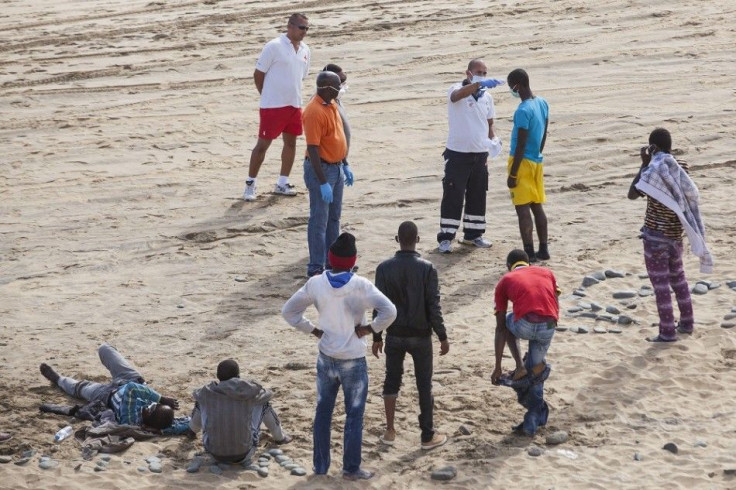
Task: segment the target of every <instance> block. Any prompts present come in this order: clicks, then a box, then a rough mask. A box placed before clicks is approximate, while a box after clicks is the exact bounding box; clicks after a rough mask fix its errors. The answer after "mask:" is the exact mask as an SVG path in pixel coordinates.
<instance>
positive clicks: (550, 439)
mask: <svg viewBox="0 0 736 490" xmlns="http://www.w3.org/2000/svg"><path fill="white" fill-rule="evenodd" d="M568 438H569V436H568V435H567V432H565V431H564V430H558V431H555V432H553V433H551V434H549V435H548V436H547V439H546V442H547V444H562V443H563V442H567V440H568Z"/></svg>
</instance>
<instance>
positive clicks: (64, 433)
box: [54, 425, 74, 442]
mask: <svg viewBox="0 0 736 490" xmlns="http://www.w3.org/2000/svg"><path fill="white" fill-rule="evenodd" d="M73 430H74V429H72V426H71V425H67V426H66V427H64V428H63V429H61V430H60V431H59V432H57V433H56V435H55V436H54V442H61V441H63V440H64V439H66V438H67V437H69V436H70V435H72V431H73Z"/></svg>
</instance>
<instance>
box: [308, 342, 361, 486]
mask: <svg viewBox="0 0 736 490" xmlns="http://www.w3.org/2000/svg"><path fill="white" fill-rule="evenodd" d="M340 385H342V392H343V394H344V396H345V429H344V440H343V450H342V471H343V473H355V472H357V471H358V470H359V469H360V461H361V451H362V447H363V413H364V412H365V402H366V399H367V398H368V364H367V363H366V360H365V357H359V358H357V359H335V358H334V357H330V356H326V355H324V354H322V353H320V354H319V357H318V358H317V411H316V413H315V416H314V472H315V473H316V474H318V475H324V474H327V471H328V470H329V469H330V429H331V426H332V412H333V411H334V409H335V400H336V399H337V392H338V390H339V389H340Z"/></svg>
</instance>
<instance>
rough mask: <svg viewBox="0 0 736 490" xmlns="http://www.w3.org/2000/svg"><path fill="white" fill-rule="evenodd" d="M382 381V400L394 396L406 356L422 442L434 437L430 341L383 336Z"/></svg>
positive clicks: (399, 385) (397, 390)
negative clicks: (411, 364) (409, 361)
mask: <svg viewBox="0 0 736 490" xmlns="http://www.w3.org/2000/svg"><path fill="white" fill-rule="evenodd" d="M384 352H385V354H386V380H385V381H384V383H383V396H385V397H389V396H398V394H399V388H400V387H401V378H402V376H403V374H404V358H405V357H406V354H407V353H408V354H409V355H411V357H412V359H413V360H414V377H415V378H416V380H417V391H418V392H419V428H420V429H422V442H429V441H431V440H432V438H433V437H434V428H433V417H432V410H433V409H434V397H433V396H432V369H433V362H432V337H429V336H428V337H395V336H393V335H387V336H386V347H385V348H384Z"/></svg>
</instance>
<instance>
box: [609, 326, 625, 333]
mask: <svg viewBox="0 0 736 490" xmlns="http://www.w3.org/2000/svg"><path fill="white" fill-rule="evenodd" d="M622 332H623V330H621V329H620V328H616V327H612V328H609V329H608V333H622Z"/></svg>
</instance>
